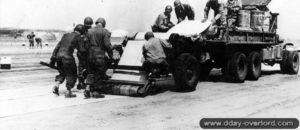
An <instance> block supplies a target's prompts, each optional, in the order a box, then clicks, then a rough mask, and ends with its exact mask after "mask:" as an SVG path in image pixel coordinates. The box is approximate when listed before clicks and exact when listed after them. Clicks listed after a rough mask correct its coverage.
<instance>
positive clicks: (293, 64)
mask: <svg viewBox="0 0 300 130" xmlns="http://www.w3.org/2000/svg"><path fill="white" fill-rule="evenodd" d="M286 55H287V56H286V60H285V62H286V63H285V71H286V73H288V74H298V71H299V54H298V52H296V51H292V52H287V53H286Z"/></svg>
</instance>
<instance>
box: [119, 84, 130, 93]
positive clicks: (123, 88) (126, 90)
mask: <svg viewBox="0 0 300 130" xmlns="http://www.w3.org/2000/svg"><path fill="white" fill-rule="evenodd" d="M130 88H131V86H129V85H123V86H121V87H120V94H121V95H125V96H130Z"/></svg>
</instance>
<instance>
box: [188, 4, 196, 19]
mask: <svg viewBox="0 0 300 130" xmlns="http://www.w3.org/2000/svg"><path fill="white" fill-rule="evenodd" d="M188 8H189V14H188V19H189V20H194V19H195V11H194V9H193V7H192V6H190V5H188Z"/></svg>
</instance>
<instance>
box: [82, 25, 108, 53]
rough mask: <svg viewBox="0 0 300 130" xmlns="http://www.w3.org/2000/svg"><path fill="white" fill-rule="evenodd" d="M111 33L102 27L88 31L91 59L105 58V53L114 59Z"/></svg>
mask: <svg viewBox="0 0 300 130" xmlns="http://www.w3.org/2000/svg"><path fill="white" fill-rule="evenodd" d="M110 36H111V33H110V32H109V31H108V30H107V29H105V28H102V27H94V28H91V29H89V30H88V33H87V38H88V40H89V42H88V43H89V45H88V46H89V59H95V58H99V57H101V58H104V57H105V53H107V54H108V56H109V57H112V55H113V52H112V45H111V42H110Z"/></svg>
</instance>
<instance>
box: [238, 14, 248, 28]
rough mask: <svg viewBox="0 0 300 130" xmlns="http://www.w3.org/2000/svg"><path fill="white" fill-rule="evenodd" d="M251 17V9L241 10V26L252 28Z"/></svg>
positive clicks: (239, 22) (239, 23)
mask: <svg viewBox="0 0 300 130" xmlns="http://www.w3.org/2000/svg"><path fill="white" fill-rule="evenodd" d="M250 17H251V11H249V10H240V11H239V19H238V25H239V27H241V28H250Z"/></svg>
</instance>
